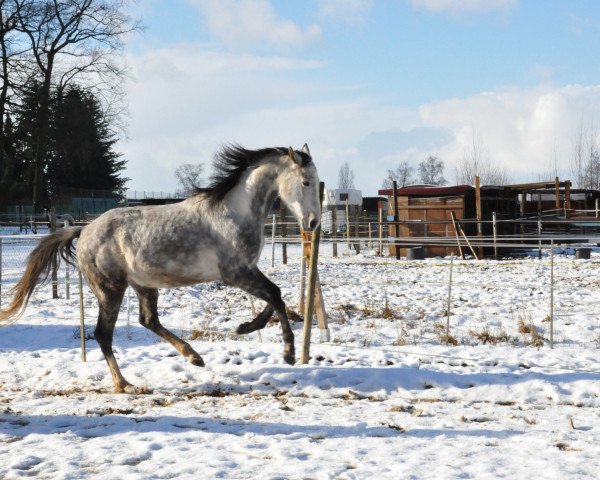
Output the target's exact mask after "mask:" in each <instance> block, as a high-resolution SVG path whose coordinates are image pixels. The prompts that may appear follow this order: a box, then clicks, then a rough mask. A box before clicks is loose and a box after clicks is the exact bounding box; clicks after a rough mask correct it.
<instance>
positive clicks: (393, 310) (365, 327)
mask: <svg viewBox="0 0 600 480" xmlns="http://www.w3.org/2000/svg"><path fill="white" fill-rule="evenodd" d="M281 228H282V225H281V224H278V223H277V222H275V225H274V224H273V223H272V222H271V223H270V224H267V225H266V226H265V229H266V237H267V238H268V239H270V240H271V242H272V247H273V248H272V250H271V255H272V258H271V265H272V268H271V271H270V272H269V275H270V276H271V277H273V279H274V281H275V282H276V283H278V284H279V283H280V282H282V281H284V283H285V282H287V284H286V285H285V286H284V287H283V288H282V291H283V294H284V300H285V301H286V303H287V304H288V305H291V306H295V305H297V304H298V297H299V296H300V293H299V284H300V275H301V273H300V271H301V270H300V265H299V261H298V260H299V257H300V253H299V252H300V249H299V248H298V246H299V245H300V237H296V236H295V235H287V236H285V237H284V236H282V235H281V234H279V235H273V233H280V232H279V231H278V229H281ZM290 228H291V226H290ZM288 231H289V230H288ZM40 238H42V235H13V236H0V305H1V306H2V307H5V306H6V305H7V303H8V302H9V300H10V294H9V292H8V290H9V289H10V288H11V287H12V286H14V285H15V284H16V283H17V282H18V281H19V279H20V278H21V275H22V274H23V272H24V269H25V264H26V260H27V256H28V255H29V253H30V252H31V250H32V249H33V248H34V247H35V245H36V244H37V242H38V241H39V239H40ZM426 240H427V239H426V238H425V237H423V238H420V239H419V241H422V242H425V241H426ZM521 240H523V239H521ZM588 240H589V237H585V238H584V237H582V236H569V237H565V236H562V237H554V236H545V235H544V236H539V237H536V236H532V237H529V238H528V239H527V242H523V243H522V245H524V246H525V247H526V248H530V249H532V250H531V253H532V255H530V256H529V257H527V258H526V259H521V260H515V259H504V260H502V261H491V262H474V261H469V260H466V261H463V260H460V259H459V258H458V256H450V257H446V258H437V259H429V260H427V261H424V262H422V261H421V262H420V261H401V262H397V261H396V260H395V259H394V258H393V257H392V256H389V254H388V252H387V251H386V249H385V248H384V249H379V250H378V248H377V240H376V239H374V238H371V239H369V238H368V237H364V236H357V237H350V238H348V237H346V238H345V239H336V238H325V239H324V240H323V246H322V248H321V251H322V252H323V253H324V258H323V261H322V263H321V281H322V283H323V295H324V299H325V307H326V310H327V314H328V317H329V322H330V326H331V330H332V335H331V343H332V344H336V345H346V346H361V347H379V348H393V347H399V346H410V345H429V344H437V345H461V346H470V345H479V344H483V345H486V344H487V345H497V344H507V345H511V344H513V345H530V346H532V347H538V348H539V347H542V346H552V347H561V346H573V345H575V346H581V347H585V348H600V333H599V332H600V321H599V319H600V302H599V301H598V300H599V298H598V296H597V295H596V294H595V292H596V291H598V288H597V287H598V286H600V275H598V277H596V276H595V273H596V272H598V273H600V262H598V260H597V259H596V258H592V259H591V260H587V261H585V263H584V264H585V269H583V270H582V268H581V266H582V265H583V264H582V263H581V262H580V261H578V260H576V259H575V258H574V253H575V251H576V250H577V249H578V248H591V246H592V245H593V244H590V243H589V242H588V243H586V241H588ZM594 240H595V239H594ZM485 241H487V239H486V238H485V237H483V239H481V238H480V239H479V240H476V239H473V242H474V245H475V246H477V245H478V243H477V242H485ZM334 242H335V243H337V244H338V247H339V255H338V258H335V256H334V255H333V246H334V244H335V243H334ZM394 242H407V244H408V243H413V242H414V238H411V239H397V238H392V239H390V238H386V239H384V244H385V243H394ZM435 242H436V244H443V245H451V244H456V243H455V242H456V239H455V238H452V237H450V238H449V239H435ZM506 243H507V244H510V245H512V243H510V242H506ZM353 244H359V245H360V248H361V249H362V252H367V255H362V256H360V257H356V256H355V255H356V249H355V248H354V246H353ZM502 244H503V243H502ZM292 246H293V247H292ZM274 247H277V248H274ZM286 247H290V249H292V250H293V252H291V253H293V255H290V257H289V258H288V265H287V266H285V267H284V265H283V260H284V255H283V251H284V249H285V248H286ZM323 247H325V248H323ZM327 248H331V250H330V251H327ZM294 249H295V250H294ZM538 250H539V252H541V254H540V255H538ZM555 253H557V254H558V253H562V254H563V255H560V256H556V255H555ZM565 253H567V254H568V255H564V254H565ZM349 256H354V258H352V259H351V260H348V258H349ZM532 257H533V258H532ZM536 257H537V258H536ZM340 262H341V263H343V265H344V268H342V269H341V270H340V269H339V268H338V269H334V268H332V265H339V263H340ZM341 272H344V274H343V275H340V273H341ZM486 272H488V274H486ZM56 284H57V285H56V289H57V291H58V294H59V297H60V298H63V299H65V298H66V299H69V298H70V299H71V301H72V303H73V305H75V306H78V307H80V308H83V309H84V313H83V315H84V317H85V318H86V319H87V322H88V323H89V324H90V328H92V326H93V324H95V317H96V316H97V306H96V304H95V299H94V297H93V295H92V293H91V292H90V291H89V289H88V288H87V287H86V285H85V283H84V284H83V286H82V287H81V292H82V296H81V297H79V288H80V287H79V285H78V275H77V272H76V271H73V268H72V267H69V266H68V265H65V264H64V263H63V264H62V265H61V266H60V267H59V269H58V270H57V275H56ZM176 290H178V293H177V294H176V295H175V296H171V297H169V299H168V300H161V302H162V303H159V310H160V311H161V312H162V313H161V314H164V313H173V312H168V310H169V309H177V312H176V314H172V315H166V316H167V317H169V318H170V322H171V325H170V327H171V328H173V327H176V329H178V330H180V332H179V333H180V334H183V335H190V334H191V332H192V331H196V332H202V334H201V338H205V339H212V340H222V339H225V338H232V335H231V334H230V333H229V332H230V331H231V327H230V325H231V324H228V325H224V324H223V325H221V324H219V321H221V320H223V319H222V318H219V319H215V321H214V322H211V321H209V320H198V318H200V317H201V318H205V319H206V318H209V317H211V315H212V316H213V317H214V315H213V314H212V312H211V311H210V308H211V307H208V306H207V302H208V303H210V301H212V302H216V303H217V304H220V305H223V304H225V303H227V302H233V303H232V305H231V311H232V312H233V314H232V316H233V317H235V315H237V314H238V312H239V305H240V303H242V304H245V305H246V306H247V309H246V310H248V311H249V310H256V308H255V306H254V305H253V304H251V303H249V300H248V299H247V298H246V297H244V296H243V294H240V293H239V292H238V293H237V294H231V293H228V294H225V293H224V292H222V291H221V289H220V288H218V287H215V286H214V285H204V286H198V287H190V288H185V289H176ZM36 295H37V298H42V296H43V297H44V299H46V297H47V300H48V301H49V302H50V301H51V289H50V288H46V289H42V290H41V292H40V293H37V294H36ZM175 297H176V298H177V300H176V301H173V298H175ZM228 297H229V298H228ZM162 298H163V296H161V299H162ZM209 299H211V300H209ZM298 310H299V311H300V312H301V311H302V310H301V309H300V308H299V309H298ZM136 311H137V298H136V297H135V295H132V294H131V292H128V293H127V295H126V298H125V301H124V302H123V306H122V309H121V315H120V317H121V321H123V320H126V322H127V324H128V325H130V324H131V323H133V322H132V317H133V316H134V315H136ZM248 311H245V312H244V313H243V315H244V316H245V317H248V316H249V312H248ZM73 312H74V314H73V319H74V322H76V319H77V318H78V316H77V314H76V312H77V310H73ZM163 316H164V315H163ZM234 319H235V318H234ZM244 320H247V318H244ZM84 337H90V332H88V333H86V334H84ZM234 338H237V339H242V338H243V337H237V336H235V337H234ZM250 338H251V339H253V338H256V337H250ZM260 338H261V340H262V339H264V340H265V341H274V342H279V341H280V335H279V332H278V329H273V331H272V334H269V333H268V332H266V331H263V334H262V335H261V337H260Z"/></svg>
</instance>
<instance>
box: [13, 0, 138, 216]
mask: <svg viewBox="0 0 600 480" xmlns="http://www.w3.org/2000/svg"><path fill="white" fill-rule="evenodd" d="M14 3H15V4H16V5H17V6H18V28H19V30H20V31H21V32H22V33H24V34H25V35H26V36H27V38H28V39H29V42H30V44H31V53H32V55H33V59H34V64H35V66H36V68H37V72H38V78H39V81H40V85H41V88H40V95H39V105H38V106H39V108H38V115H37V120H36V124H37V128H36V136H37V138H36V139H35V153H34V184H33V198H32V208H33V212H34V213H35V211H36V208H37V203H38V191H39V188H40V182H41V175H42V168H43V163H44V157H45V155H46V149H47V143H48V117H49V101H50V91H51V86H52V85H53V83H54V84H57V85H58V86H59V87H61V86H63V87H64V85H66V84H67V83H68V82H69V81H71V80H72V79H74V78H75V77H76V76H78V75H81V74H84V73H86V74H89V73H90V72H95V73H96V74H97V75H98V77H99V78H100V81H108V78H109V77H119V76H120V75H121V73H122V72H120V71H119V69H118V68H117V67H115V66H114V64H112V63H111V62H110V58H111V56H112V55H113V54H114V53H116V52H118V51H121V50H122V47H123V40H122V39H123V37H124V35H126V34H127V33H129V32H131V31H134V30H136V29H137V28H138V25H137V24H136V23H135V22H134V21H132V20H131V19H130V18H129V17H128V16H127V15H126V14H125V13H124V10H125V0H45V1H40V0H14ZM57 74H59V75H60V79H59V80H58V81H57V80H56V78H55V77H56V76H57Z"/></svg>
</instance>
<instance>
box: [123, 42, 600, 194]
mask: <svg viewBox="0 0 600 480" xmlns="http://www.w3.org/2000/svg"><path fill="white" fill-rule="evenodd" d="M128 64H129V66H130V68H131V71H132V72H133V75H134V76H135V77H136V79H137V80H136V81H135V82H132V83H130V84H128V86H127V88H128V95H129V99H130V111H131V122H130V128H129V137H130V140H129V141H127V142H122V143H121V144H120V145H119V149H120V150H121V151H122V152H123V153H124V155H125V158H126V159H127V160H128V162H129V163H128V167H127V171H126V172H125V176H127V177H129V178H132V179H133V180H132V181H131V182H130V184H129V186H130V187H131V188H135V189H137V190H143V189H145V190H153V191H175V190H176V188H177V185H176V180H175V177H174V174H173V171H174V169H175V167H176V166H178V165H180V164H183V163H198V162H202V163H204V164H205V165H206V171H207V173H208V172H209V171H210V163H211V161H212V154H213V153H214V152H215V151H216V150H217V149H218V148H219V147H220V146H221V145H222V144H223V143H227V142H238V143H240V144H242V145H244V146H247V147H249V148H261V147H267V146H288V145H291V146H294V147H300V146H301V145H302V144H303V143H304V142H308V144H309V146H310V148H311V151H312V152H313V154H314V156H315V161H316V163H317V165H318V167H319V172H320V175H321V178H322V179H323V180H324V181H325V182H326V184H327V185H333V186H335V185H336V184H337V177H338V170H339V167H340V165H341V164H342V163H343V162H345V161H348V162H350V165H351V166H352V168H353V170H354V173H355V175H356V178H357V184H358V186H359V187H360V188H362V189H363V190H364V192H365V193H367V194H375V193H376V191H377V189H378V188H379V187H380V185H381V182H382V179H383V178H384V176H385V172H386V171H387V170H388V169H393V168H395V167H396V166H397V164H398V163H399V162H401V161H404V160H406V161H409V162H410V163H412V164H413V165H416V164H417V163H418V162H420V161H421V160H423V159H425V158H427V157H428V156H429V155H436V156H437V157H439V158H440V159H442V160H444V162H445V164H446V172H445V177H446V178H447V179H448V180H450V181H453V177H454V175H453V174H454V171H455V168H454V166H455V165H456V164H457V162H460V160H461V159H462V157H463V154H464V152H465V150H466V149H467V148H468V147H469V144H470V142H471V140H472V134H473V129H475V132H476V134H477V137H478V139H480V140H481V143H482V144H483V146H484V148H485V150H486V151H487V152H488V153H489V157H490V159H491V160H492V161H493V162H494V163H496V164H499V165H501V166H504V167H505V168H506V169H507V170H509V172H510V173H511V175H512V177H513V179H514V180H515V181H527V180H538V178H537V177H538V176H539V175H538V172H544V171H550V170H552V167H553V165H552V163H553V160H554V157H555V154H556V158H557V159H558V163H559V169H560V176H561V178H569V177H570V176H571V175H570V173H571V169H570V160H571V157H572V139H573V137H574V134H575V133H576V130H577V128H578V127H579V125H580V124H581V122H582V120H583V122H584V124H585V126H588V125H589V123H590V121H591V119H592V118H593V117H592V115H593V113H594V112H595V111H599V110H600V85H591V86H582V85H567V86H560V87H556V86H552V85H544V86H539V87H537V88H528V89H521V88H504V89H500V90H496V91H490V92H482V93H479V94H477V95H472V96H469V97H464V98H449V99H445V100H443V101H437V102H431V103H427V104H424V105H421V106H420V107H417V108H404V107H402V106H401V105H389V104H388V103H384V102H381V101H380V100H376V99H374V98H371V97H369V96H367V95H364V94H361V93H360V92H361V91H360V90H352V89H344V88H343V87H344V86H345V85H343V84H342V85H340V84H339V82H335V83H332V84H328V83H327V82H323V80H322V77H323V75H322V72H321V69H323V68H325V67H326V66H327V65H326V64H323V63H321V62H318V61H313V60H304V59H297V58H294V57H286V56H274V57H263V56H255V55H249V54H234V53H230V52H222V51H220V50H218V49H214V48H213V49H207V46H206V45H196V44H193V45H192V44H189V45H178V46H173V47H170V48H165V49H160V50H155V51H149V52H146V53H144V54H139V55H131V56H130V57H129V58H128ZM313 72H314V73H313ZM332 98H333V99H335V100H332ZM598 123H600V122H598V119H597V118H596V124H598Z"/></svg>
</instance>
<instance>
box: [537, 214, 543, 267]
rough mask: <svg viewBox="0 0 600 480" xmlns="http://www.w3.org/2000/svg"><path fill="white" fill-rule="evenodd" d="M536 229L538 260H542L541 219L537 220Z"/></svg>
mask: <svg viewBox="0 0 600 480" xmlns="http://www.w3.org/2000/svg"><path fill="white" fill-rule="evenodd" d="M537 228H538V258H539V259H541V258H542V217H540V218H538V221H537Z"/></svg>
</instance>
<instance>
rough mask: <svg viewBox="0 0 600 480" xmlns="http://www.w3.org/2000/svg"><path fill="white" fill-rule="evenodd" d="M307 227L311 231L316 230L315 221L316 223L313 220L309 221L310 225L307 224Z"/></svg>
mask: <svg viewBox="0 0 600 480" xmlns="http://www.w3.org/2000/svg"><path fill="white" fill-rule="evenodd" d="M308 227H309V228H310V229H311V230H314V229H315V228H317V221H316V220H315V219H314V218H313V219H312V220H311V221H310V223H309V224H308Z"/></svg>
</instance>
